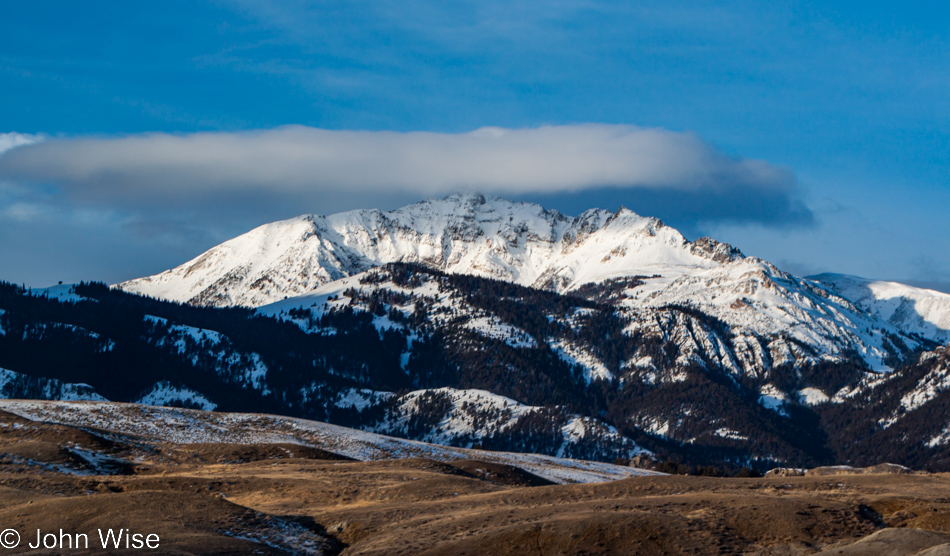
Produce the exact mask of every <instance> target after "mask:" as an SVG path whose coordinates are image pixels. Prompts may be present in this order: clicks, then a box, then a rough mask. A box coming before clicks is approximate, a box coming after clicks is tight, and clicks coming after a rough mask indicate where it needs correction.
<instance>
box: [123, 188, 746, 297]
mask: <svg viewBox="0 0 950 556" xmlns="http://www.w3.org/2000/svg"><path fill="white" fill-rule="evenodd" d="M738 257H741V253H739V252H738V250H736V249H734V248H732V247H731V246H728V245H726V244H721V243H718V242H715V241H713V240H710V239H704V240H701V241H698V242H696V243H693V244H691V243H690V242H688V241H686V239H685V238H684V237H683V236H682V235H681V234H680V233H679V232H678V231H676V230H675V229H673V228H670V227H668V226H666V225H664V224H663V223H662V222H661V221H660V220H658V219H656V218H651V217H644V216H640V215H639V214H637V213H635V212H634V211H632V210H630V209H628V208H626V207H620V209H618V210H617V211H616V212H610V211H608V210H602V209H591V210H588V211H585V212H584V213H582V214H581V215H580V216H578V217H575V218H571V217H568V216H565V215H563V214H561V213H560V212H558V211H556V210H550V209H546V208H544V207H542V206H541V205H538V204H534V203H525V202H513V201H509V200H507V199H503V198H499V197H486V196H484V195H482V194H479V193H456V194H453V195H449V196H447V197H443V198H441V199H430V200H425V201H421V202H418V203H415V204H411V205H408V206H405V207H402V208H399V209H396V210H392V211H380V210H377V209H372V210H355V211H349V212H344V213H337V214H332V215H329V216H317V215H310V216H301V217H297V218H293V219H290V220H284V221H281V222H274V223H271V224H265V225H264V226H260V227H258V228H255V229H254V230H251V231H250V232H248V233H246V234H244V235H242V236H239V237H236V238H234V239H232V240H229V241H227V242H225V243H222V244H221V245H218V246H217V247H214V248H212V249H210V250H208V251H207V252H205V253H203V254H202V255H200V256H198V257H197V258H195V259H193V260H192V261H189V262H187V263H185V264H184V265H182V266H180V267H178V268H174V269H171V270H168V271H166V272H163V273H161V274H158V275H155V276H150V277H145V278H139V279H136V280H130V281H128V282H124V283H122V284H119V285H118V287H119V288H121V289H124V290H127V291H131V292H135V293H143V294H147V295H151V296H154V297H159V298H164V299H170V300H174V301H179V302H188V303H192V304H199V305H215V306H229V305H245V306H252V307H254V306H259V305H263V304H267V303H272V302H274V301H278V300H280V299H284V298H285V297H288V296H296V295H301V294H305V293H308V292H310V291H312V290H313V289H314V288H316V287H319V286H321V285H323V284H326V283H328V282H331V281H334V280H338V279H341V278H344V277H346V276H351V275H353V274H356V273H359V272H363V271H366V270H368V269H370V268H373V267H376V266H379V265H382V264H386V263H390V262H417V263H422V264H425V265H427V266H430V267H432V268H437V269H439V270H442V271H444V272H449V273H455V274H471V275H475V276H484V277H488V278H495V279H499V280H505V281H510V282H514V283H517V284H521V285H525V286H532V287H536V288H542V289H551V290H555V291H569V290H572V289H574V288H577V287H580V286H581V285H584V284H588V283H593V282H600V281H603V280H606V279H615V278H622V277H632V276H663V277H666V278H669V279H673V278H676V277H677V276H679V275H682V274H683V273H685V272H690V271H691V270H694V269H699V268H710V267H714V266H717V265H719V264H722V263H724V262H728V261H732V260H736V259H737V258H738Z"/></svg>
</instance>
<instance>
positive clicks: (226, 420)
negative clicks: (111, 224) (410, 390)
mask: <svg viewBox="0 0 950 556" xmlns="http://www.w3.org/2000/svg"><path fill="white" fill-rule="evenodd" d="M0 409H2V410H4V411H8V412H10V413H14V414H16V415H19V416H21V417H24V418H26V419H31V420H34V421H45V422H53V423H61V424H64V425H72V426H80V427H90V428H95V429H101V430H105V431H111V432H115V433H120V434H129V435H136V436H140V437H143V438H145V439H148V440H151V441H153V442H174V443H179V444H188V443H208V442H221V443H233V444H260V443H276V442H285V443H297V444H304V445H308V446H314V447H318V448H322V449H324V450H328V451H330V452H334V453H337V454H341V455H344V456H347V457H351V458H354V459H358V460H361V461H372V460H379V459H392V458H407V457H424V458H431V459H435V460H440V461H454V460H461V459H478V460H482V461H487V462H493V463H503V464H507V465H512V466H514V467H518V468H521V469H524V470H525V471H528V472H531V473H534V474H536V475H538V476H541V477H544V478H546V479H548V480H551V481H553V482H556V483H561V484H564V483H592V482H603V481H611V480H617V479H624V478H628V477H635V476H641V475H654V474H658V473H656V472H654V471H647V470H643V469H636V468H631V467H623V466H618V465H612V464H609V463H599V462H591V461H583V460H573V459H566V458H556V457H552V456H543V455H538V454H515V453H510V452H491V451H486V450H471V449H465V448H452V447H446V446H438V445H434V444H427V443H425V442H417V441H412V440H404V439H400V438H393V437H389V436H383V435H380V434H375V433H369V432H363V431H359V430H355V429H348V428H345V427H340V426H336V425H330V424H327V423H321V422H318V421H308V420H305V419H295V418H291V417H281V416H277V415H265V414H253V413H213V412H204V411H196V410H187V409H177V408H167V407H150V406H143V405H137V404H124V403H111V402H110V403H101V402H44V401H32V400H0Z"/></svg>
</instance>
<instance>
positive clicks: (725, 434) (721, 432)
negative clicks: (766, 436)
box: [713, 427, 749, 441]
mask: <svg viewBox="0 0 950 556" xmlns="http://www.w3.org/2000/svg"><path fill="white" fill-rule="evenodd" d="M713 434H715V435H716V436H719V437H722V438H728V439H730V440H741V441H746V440H748V439H749V437H748V436H745V435H743V434H740V433H739V431H737V430H733V429H728V428H725V427H721V428H718V429H716V432H714V433H713Z"/></svg>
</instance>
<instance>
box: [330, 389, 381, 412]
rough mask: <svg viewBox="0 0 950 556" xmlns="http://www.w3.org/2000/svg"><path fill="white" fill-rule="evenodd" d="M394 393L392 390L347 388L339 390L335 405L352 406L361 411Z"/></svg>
mask: <svg viewBox="0 0 950 556" xmlns="http://www.w3.org/2000/svg"><path fill="white" fill-rule="evenodd" d="M394 395H395V394H393V393H392V392H380V391H377V390H368V389H366V388H349V389H347V390H343V391H341V392H340V394H339V396H340V397H339V399H337V401H336V404H335V405H336V406H337V407H343V408H353V409H356V410H357V411H363V410H364V409H366V408H367V407H369V406H371V405H376V404H378V403H380V402H382V401H385V400H388V399H389V398H391V397H393V396H394Z"/></svg>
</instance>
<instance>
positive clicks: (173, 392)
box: [135, 380, 218, 411]
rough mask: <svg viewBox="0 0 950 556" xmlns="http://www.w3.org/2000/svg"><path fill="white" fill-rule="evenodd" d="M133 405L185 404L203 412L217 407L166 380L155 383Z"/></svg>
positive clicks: (195, 393) (198, 394) (193, 392)
mask: <svg viewBox="0 0 950 556" xmlns="http://www.w3.org/2000/svg"><path fill="white" fill-rule="evenodd" d="M135 403H140V404H143V405H157V406H168V405H176V404H187V405H189V406H191V407H197V408H201V409H203V410H205V411H213V410H214V408H216V407H218V405H217V404H216V403H214V402H212V401H211V400H209V399H208V398H206V397H205V396H204V394H202V393H200V392H196V391H194V390H192V389H191V388H185V387H183V386H174V385H172V383H170V382H168V381H167V380H163V381H161V382H156V383H155V385H154V386H152V387H151V388H150V389H149V390H148V392H146V393H145V394H144V395H143V396H142V397H140V398H139V399H138V400H136V402H135Z"/></svg>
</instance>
